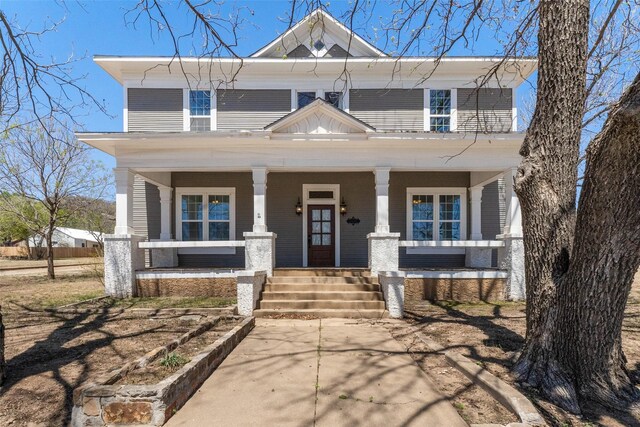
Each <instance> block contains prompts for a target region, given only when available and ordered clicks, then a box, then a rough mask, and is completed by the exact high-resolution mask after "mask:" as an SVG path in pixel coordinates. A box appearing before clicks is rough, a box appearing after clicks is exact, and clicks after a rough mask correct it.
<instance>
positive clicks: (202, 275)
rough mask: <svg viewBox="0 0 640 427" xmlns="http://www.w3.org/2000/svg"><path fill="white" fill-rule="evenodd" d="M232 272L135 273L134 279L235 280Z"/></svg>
mask: <svg viewBox="0 0 640 427" xmlns="http://www.w3.org/2000/svg"><path fill="white" fill-rule="evenodd" d="M235 277H236V273H234V272H233V270H222V271H220V270H211V271H195V270H170V271H137V272H136V279H214V278H235Z"/></svg>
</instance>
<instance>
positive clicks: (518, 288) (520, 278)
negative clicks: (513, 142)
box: [498, 168, 526, 300]
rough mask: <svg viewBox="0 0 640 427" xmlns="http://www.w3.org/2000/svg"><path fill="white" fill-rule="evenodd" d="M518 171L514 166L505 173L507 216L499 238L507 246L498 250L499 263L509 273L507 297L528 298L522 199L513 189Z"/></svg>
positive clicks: (514, 298) (515, 298) (513, 298)
mask: <svg viewBox="0 0 640 427" xmlns="http://www.w3.org/2000/svg"><path fill="white" fill-rule="evenodd" d="M516 173H517V168H512V169H509V170H508V171H506V172H505V174H504V186H505V203H506V218H505V225H504V232H503V234H502V235H500V236H498V238H499V239H501V240H504V244H505V247H504V248H502V249H500V250H498V264H499V266H500V268H502V269H504V270H507V272H508V273H509V276H508V278H507V286H506V289H505V295H506V296H507V298H508V299H510V300H523V299H525V298H526V281H525V270H524V257H525V253H524V241H523V239H522V216H521V213H520V201H519V200H518V196H517V195H516V193H515V191H514V189H513V183H514V178H515V176H516Z"/></svg>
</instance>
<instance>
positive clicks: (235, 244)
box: [138, 240, 246, 249]
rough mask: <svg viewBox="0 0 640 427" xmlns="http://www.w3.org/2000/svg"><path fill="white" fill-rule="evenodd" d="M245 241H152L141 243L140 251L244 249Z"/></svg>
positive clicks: (139, 245)
mask: <svg viewBox="0 0 640 427" xmlns="http://www.w3.org/2000/svg"><path fill="white" fill-rule="evenodd" d="M245 246H246V242H245V241H244V240H200V241H186V242H183V241H151V242H140V243H139V244H138V247H139V248H140V249H168V248H244V247H245Z"/></svg>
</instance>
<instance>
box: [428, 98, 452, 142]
mask: <svg viewBox="0 0 640 427" xmlns="http://www.w3.org/2000/svg"><path fill="white" fill-rule="evenodd" d="M429 110H430V111H429V118H430V120H431V123H430V126H429V130H430V131H431V132H449V131H450V130H451V91H450V90H444V89H432V90H430V91H429Z"/></svg>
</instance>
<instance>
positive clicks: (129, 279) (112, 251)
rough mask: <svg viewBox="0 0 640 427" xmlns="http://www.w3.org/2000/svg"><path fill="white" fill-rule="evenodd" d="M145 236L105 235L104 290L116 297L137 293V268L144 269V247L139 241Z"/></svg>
mask: <svg viewBox="0 0 640 427" xmlns="http://www.w3.org/2000/svg"><path fill="white" fill-rule="evenodd" d="M145 240H146V238H145V237H144V236H136V235H134V234H108V235H106V236H104V290H105V294H106V295H108V296H111V297H114V298H129V297H134V296H136V294H137V289H136V270H143V269H144V249H140V248H139V247H138V243H140V242H143V241H145Z"/></svg>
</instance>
